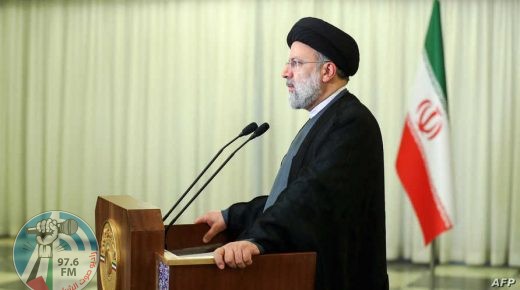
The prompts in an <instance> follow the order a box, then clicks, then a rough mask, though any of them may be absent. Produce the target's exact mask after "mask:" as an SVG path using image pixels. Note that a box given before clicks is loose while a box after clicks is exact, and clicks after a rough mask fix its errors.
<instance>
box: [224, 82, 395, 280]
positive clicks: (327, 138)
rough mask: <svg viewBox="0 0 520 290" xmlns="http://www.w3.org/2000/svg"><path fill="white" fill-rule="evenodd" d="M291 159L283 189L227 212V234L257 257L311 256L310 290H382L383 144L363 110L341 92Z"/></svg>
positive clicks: (361, 105)
mask: <svg viewBox="0 0 520 290" xmlns="http://www.w3.org/2000/svg"><path fill="white" fill-rule="evenodd" d="M337 98H338V99H337V100H334V103H333V104H331V105H330V106H329V107H328V108H326V109H325V111H324V112H323V114H322V115H321V116H320V118H319V119H318V120H317V122H316V124H314V126H313V127H312V129H311V130H310V131H309V133H308V134H307V136H306V138H305V139H304V141H303V143H302V145H301V146H300V149H299V150H298V153H297V154H296V156H295V157H294V159H293V161H292V165H291V170H290V174H289V180H288V184H287V188H286V189H285V190H284V191H282V192H281V193H280V195H279V197H278V199H277V200H276V202H275V203H274V204H273V205H272V206H271V207H269V208H268V209H267V210H265V212H264V211H263V209H264V204H265V201H266V198H267V197H266V196H260V197H257V198H255V199H253V200H251V201H250V202H246V203H237V204H234V205H232V206H231V207H230V208H229V211H228V221H227V222H228V224H227V227H228V230H229V231H231V232H235V233H237V234H238V237H239V239H252V240H254V242H256V243H257V244H259V245H260V246H261V247H262V248H263V251H264V252H263V253H274V252H292V251H316V252H317V270H316V289H319V290H336V289H338V290H339V289H341V290H347V289H349V290H352V289H363V290H383V289H384V290H387V289H388V276H387V271H386V248H385V247H386V244H385V202H384V172H383V143H382V139H381V133H380V129H379V125H378V124H377V121H376V119H375V118H374V116H373V115H372V114H371V113H370V111H369V110H368V109H367V108H366V107H365V106H364V105H363V104H362V103H361V102H360V101H359V100H358V99H357V98H356V97H355V96H354V95H352V94H350V93H349V92H348V91H347V90H344V91H343V92H341V93H340V94H339V95H338V96H337Z"/></svg>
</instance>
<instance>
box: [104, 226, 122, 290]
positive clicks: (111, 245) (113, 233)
mask: <svg viewBox="0 0 520 290" xmlns="http://www.w3.org/2000/svg"><path fill="white" fill-rule="evenodd" d="M118 239H119V233H118V231H117V227H116V226H115V223H114V222H113V221H110V220H107V221H106V222H105V225H104V226H103V233H102V236H101V247H100V251H99V261H100V263H99V271H100V275H101V287H102V288H103V289H104V290H113V289H116V284H117V265H118V262H119V259H120V255H119V254H120V252H119V241H118Z"/></svg>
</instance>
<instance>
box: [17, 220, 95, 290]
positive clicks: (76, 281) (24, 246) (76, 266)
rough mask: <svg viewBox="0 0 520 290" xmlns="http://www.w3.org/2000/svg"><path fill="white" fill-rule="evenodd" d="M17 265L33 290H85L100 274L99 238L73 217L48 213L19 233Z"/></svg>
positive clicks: (25, 281)
mask: <svg viewBox="0 0 520 290" xmlns="http://www.w3.org/2000/svg"><path fill="white" fill-rule="evenodd" d="M13 262H14V266H15V269H16V273H17V274H18V276H19V277H20V279H21V280H22V282H23V283H24V284H25V285H27V286H28V287H30V288H31V289H60V290H62V289H63V290H66V289H82V288H83V287H85V286H86V285H87V284H88V282H90V280H92V278H93V277H94V275H95V273H96V269H97V265H98V244H97V241H96V236H95V234H94V232H93V231H92V229H91V228H90V227H89V226H88V224H87V223H86V222H84V221H83V220H82V219H80V218H79V217H77V216H75V215H73V214H71V213H68V212H64V211H48V212H44V213H41V214H39V215H37V216H35V217H33V218H32V219H30V220H29V221H28V222H27V223H25V225H24V226H23V227H22V228H21V229H20V232H18V235H17V236H16V240H15V242H14V247H13Z"/></svg>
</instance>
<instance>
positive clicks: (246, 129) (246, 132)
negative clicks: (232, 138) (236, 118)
mask: <svg viewBox="0 0 520 290" xmlns="http://www.w3.org/2000/svg"><path fill="white" fill-rule="evenodd" d="M257 128H258V125H257V124H256V123H255V122H253V123H251V124H249V125H247V126H245V127H244V129H242V132H240V135H238V137H242V136H246V135H249V134H251V133H253V132H254V131H255V130H256V129H257Z"/></svg>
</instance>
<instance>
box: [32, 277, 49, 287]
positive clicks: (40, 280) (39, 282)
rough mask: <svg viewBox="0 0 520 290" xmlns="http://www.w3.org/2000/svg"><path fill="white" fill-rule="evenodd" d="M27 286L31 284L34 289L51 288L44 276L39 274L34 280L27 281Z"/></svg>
mask: <svg viewBox="0 0 520 290" xmlns="http://www.w3.org/2000/svg"><path fill="white" fill-rule="evenodd" d="M27 286H29V287H30V288H31V289H33V290H49V288H48V287H47V284H45V280H43V277H42V276H38V277H37V278H36V279H34V280H31V281H27Z"/></svg>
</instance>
